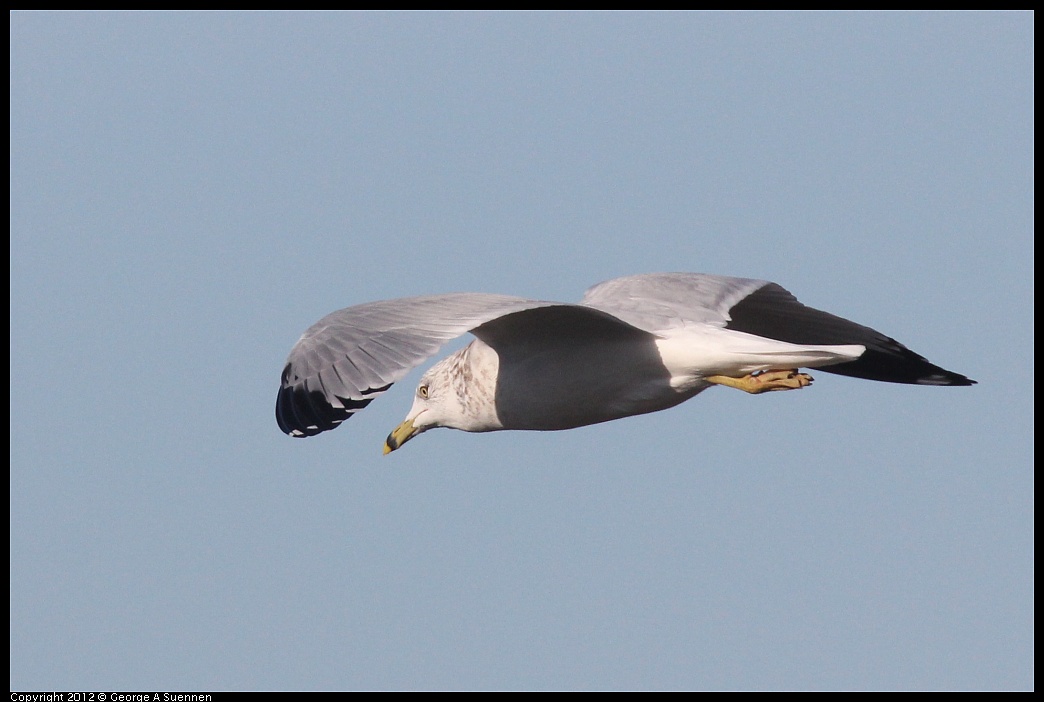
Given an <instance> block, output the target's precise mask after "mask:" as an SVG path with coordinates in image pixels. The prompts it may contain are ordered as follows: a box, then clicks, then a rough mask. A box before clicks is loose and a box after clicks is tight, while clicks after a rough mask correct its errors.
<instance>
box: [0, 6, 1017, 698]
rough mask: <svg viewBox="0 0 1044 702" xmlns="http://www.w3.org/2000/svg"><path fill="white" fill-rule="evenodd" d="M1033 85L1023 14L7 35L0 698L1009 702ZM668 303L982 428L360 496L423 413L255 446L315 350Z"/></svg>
mask: <svg viewBox="0 0 1044 702" xmlns="http://www.w3.org/2000/svg"><path fill="white" fill-rule="evenodd" d="M1033 47H1034V43H1033V15H1032V14H1028V13H959V14H950V13H933V14H922V13H904V14H866V13H814V14H806V13H796V14H785V13H770V14H761V13H743V14H718V13H673V14H668V13H592V14H586V13H557V14H518V13H330V14H324V13H318V14H315V13H256V14H245V13H244V14H226V13H207V14H189V13H185V14H182V13H173V14H172V13H125V14H110V13H14V14H12V15H11V102H10V105H11V167H10V171H11V196H10V200H11V215H10V217H11V378H12V384H11V680H10V684H11V688H12V689H37V690H51V689H57V690H63V689H76V690H108V691H111V690H130V689H135V690H140V689H145V690H153V689H157V690H159V689H204V690H207V689H210V690H227V689H251V690H255V689H256V690H295V689H304V690H335V689H778V688H788V689H808V690H814V689H838V688H840V689H1032V688H1033V686H1034V677H1033V537H1032V534H1033V472H1032V464H1033V428H1032V427H1033V389H1032V382H1033V380H1032V368H1033V321H1032V320H1033V262H1032V261H1033V181H1034V178H1033V156H1032V154H1033V149H1034V139H1033V121H1034V114H1033V100H1034V89H1033ZM675 270H680V271H696V272H706V273H718V274H725V275H737V276H744V277H755V278H766V279H769V280H773V281H776V282H778V283H780V284H782V285H784V286H785V287H787V288H788V289H790V290H791V291H792V292H794V293H795V294H796V295H797V296H798V298H799V299H801V300H802V301H803V302H805V303H807V304H809V305H812V306H815V307H819V308H822V309H827V310H829V311H831V312H834V313H836V314H840V315H842V316H845V317H848V318H850V319H853V320H855V321H858V322H860V323H863V324H867V325H870V326H873V327H875V328H877V329H879V330H881V331H883V332H885V333H886V334H889V335H891V336H894V337H895V338H897V339H899V340H900V341H902V342H904V343H905V344H907V345H908V346H910V347H911V348H912V349H914V350H915V351H917V352H919V353H921V354H923V355H925V356H927V357H928V358H929V359H930V360H932V361H933V362H935V363H938V364H940V365H942V366H944V367H946V368H949V369H952V370H954V371H957V372H960V373H964V374H967V375H969V376H970V377H972V378H975V379H976V380H978V381H980V384H979V385H977V386H975V387H972V388H931V387H908V386H900V385H891V384H883V383H872V382H867V381H859V380H855V379H849V378H843V377H838V376H830V375H827V374H822V373H820V374H814V375H816V378H817V382H816V385H815V386H814V387H813V388H811V389H810V390H807V391H803V392H800V393H770V394H769V395H767V396H747V395H744V394H742V393H738V392H733V391H729V390H727V389H715V390H711V391H708V392H706V393H704V394H702V395H700V396H699V397H698V398H697V399H695V400H693V401H692V402H689V403H686V404H683V405H681V406H679V407H677V408H674V409H672V410H669V411H666V412H661V413H655V414H651V415H646V416H642V417H634V418H630V419H626V420H621V421H617V422H611V423H607V424H602V425H598V426H592V427H585V428H582V429H578V430H573V431H569V432H548V433H541V432H499V433H492V434H479V435H468V434H464V433H461V432H453V431H436V432H429V433H427V434H425V435H424V436H423V437H421V438H418V439H417V440H416V441H413V442H411V443H410V444H409V445H408V446H406V447H404V448H403V449H402V450H400V451H397V452H396V453H394V454H392V455H390V456H387V457H382V455H381V445H382V441H383V438H384V436H385V435H386V434H387V432H388V431H389V430H390V429H391V428H393V427H394V426H395V425H396V424H398V423H399V421H401V419H402V418H403V417H404V416H405V414H406V411H407V410H408V409H409V405H410V402H411V395H412V390H413V385H414V384H415V382H416V380H417V378H418V377H419V373H420V370H422V369H418V370H417V371H415V372H414V373H413V374H412V375H411V376H409V377H408V378H407V379H406V380H404V381H403V382H402V383H400V384H398V385H396V386H395V387H393V388H392V390H390V391H389V392H388V393H386V394H385V395H384V396H382V397H381V398H380V399H379V400H378V401H376V402H374V403H373V404H372V405H371V406H370V407H369V408H367V409H366V411H364V412H362V413H360V414H359V415H358V416H356V417H355V418H353V419H352V420H351V421H350V422H348V423H347V424H345V425H344V426H343V427H342V428H340V429H338V430H337V431H334V432H329V433H327V434H324V435H321V436H319V437H316V438H313V439H307V440H295V439H290V438H288V437H286V436H284V435H283V434H282V433H281V432H280V431H279V430H278V428H277V426H276V423H275V419H274V415H273V407H274V401H275V394H276V388H277V385H278V380H279V373H280V371H281V369H282V366H283V363H284V360H285V358H286V355H287V353H288V352H289V350H290V347H291V346H292V345H293V343H294V341H296V339H297V337H298V336H299V335H300V333H301V332H302V331H303V330H304V329H305V328H306V327H307V326H308V325H310V324H311V323H312V322H314V321H316V320H317V319H318V318H319V317H321V316H323V315H324V314H326V313H328V312H330V311H332V310H335V309H338V308H340V307H345V306H348V305H351V304H356V303H360V302H364V301H368V300H374V299H382V298H389V297H402V296H407V295H417V294H425V293H435V292H451V291H484V292H500V293H506V294H514V295H523V296H530V297H537V298H541V299H558V300H565V301H573V300H578V299H579V297H580V296H581V294H582V293H583V290H584V289H585V288H586V287H588V286H589V285H592V284H594V283H596V282H599V281H601V280H604V279H607V278H612V277H616V276H619V275H626V274H631V273H643V272H655V271H675ZM459 343H462V342H458V345H459ZM450 348H453V347H452V346H451V347H450ZM422 368H423V367H422Z"/></svg>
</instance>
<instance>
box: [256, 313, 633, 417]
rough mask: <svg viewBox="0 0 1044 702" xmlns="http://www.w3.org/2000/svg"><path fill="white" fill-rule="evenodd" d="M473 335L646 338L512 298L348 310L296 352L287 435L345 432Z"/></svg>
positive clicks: (289, 367)
mask: <svg viewBox="0 0 1044 702" xmlns="http://www.w3.org/2000/svg"><path fill="white" fill-rule="evenodd" d="M468 331H471V332H473V333H474V334H475V336H477V337H479V338H480V339H482V340H483V341H486V342H487V343H489V344H490V345H493V346H501V345H524V344H525V343H527V339H530V338H547V336H548V335H554V336H555V337H567V336H570V335H573V336H579V335H581V334H583V335H585V336H587V337H589V338H594V337H596V336H597V337H598V338H612V337H613V336H614V335H617V336H619V335H627V334H638V335H640V334H643V332H640V331H638V330H637V329H634V328H632V327H631V326H630V325H628V324H626V323H624V322H622V321H620V320H618V319H615V318H614V317H612V316H611V315H609V314H606V313H604V312H601V311H599V310H595V309H592V308H590V307H584V306H580V305H574V304H566V303H556V302H546V301H541V300H529V299H526V298H521V297H510V296H507V295H491V294H484V293H452V294H447V295H427V296H422V297H407V298H400V299H397V300H382V301H379V302H370V303H367V304H363V305H357V306H355V307H348V308H346V309H343V310H338V311H337V312H334V313H332V314H329V315H327V316H325V317H323V318H322V319H320V320H319V321H318V322H316V323H315V324H313V325H312V326H311V327H309V328H308V330H307V331H305V333H304V334H303V335H302V336H301V338H300V340H299V341H298V342H297V343H296V344H295V345H294V347H293V349H292V350H291V351H290V356H289V357H288V358H287V361H286V366H285V367H284V368H283V375H282V382H281V384H280V387H279V394H278V396H277V398H276V421H277V422H278V423H279V428H280V429H282V430H283V431H284V432H285V433H287V434H290V435H291V436H314V435H315V434H318V433H320V432H323V431H327V430H329V429H333V428H335V427H337V426H338V425H339V424H340V423H341V422H343V421H344V420H346V419H348V418H349V417H351V416H352V415H353V414H355V413H356V412H358V411H359V410H361V409H362V408H364V407H366V405H368V404H369V403H370V402H371V401H372V400H373V399H374V398H375V397H377V396H378V395H380V394H381V393H383V392H384V391H385V390H387V389H388V388H389V387H391V385H392V384H393V383H395V382H396V381H398V380H400V379H401V378H402V377H403V376H405V375H406V374H407V373H408V372H409V371H410V370H412V369H413V368H415V367H416V366H418V365H419V364H421V363H423V362H424V361H425V360H426V359H428V358H430V357H431V356H432V355H433V354H435V353H436V352H437V351H438V350H439V348H441V347H442V345H443V344H445V343H446V342H447V341H449V340H451V339H454V338H456V337H458V336H461V335H462V334H464V333H465V332H468Z"/></svg>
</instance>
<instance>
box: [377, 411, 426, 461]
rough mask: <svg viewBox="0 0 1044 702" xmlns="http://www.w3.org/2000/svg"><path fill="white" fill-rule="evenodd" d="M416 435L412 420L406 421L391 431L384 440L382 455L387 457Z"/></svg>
mask: <svg viewBox="0 0 1044 702" xmlns="http://www.w3.org/2000/svg"><path fill="white" fill-rule="evenodd" d="M418 433H419V432H418V431H417V428H416V427H415V426H413V420H412V419H407V420H406V421H404V422H403V423H402V424H400V425H399V426H397V427H395V428H394V429H392V433H391V434H388V438H387V439H385V440H384V455H386V456H387V455H388V454H389V453H391V452H392V451H394V450H395V449H397V448H399V447H400V446H402V445H403V444H405V443H406V442H407V441H409V440H410V439H412V438H413V437H414V436H416V435H417V434H418Z"/></svg>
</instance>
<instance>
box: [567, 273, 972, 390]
mask: <svg viewBox="0 0 1044 702" xmlns="http://www.w3.org/2000/svg"><path fill="white" fill-rule="evenodd" d="M582 304H585V305H590V306H592V307H595V308H597V309H600V310H603V311H605V312H608V313H609V314H612V315H614V316H616V317H619V318H620V319H623V320H626V321H627V322H629V323H631V324H633V325H634V326H636V327H638V328H640V329H644V330H646V331H650V332H653V333H662V332H667V331H669V330H672V329H677V328H680V327H685V326H689V325H693V324H709V325H712V326H716V327H722V328H724V329H729V330H732V331H737V332H744V333H747V334H753V335H755V336H760V337H763V338H766V339H775V340H777V341H785V342H787V343H791V344H797V345H809V346H843V345H844V346H847V345H861V346H864V347H866V351H864V352H863V355H862V356H860V357H859V358H858V359H856V360H854V361H849V362H846V363H838V364H834V365H829V366H823V367H822V368H821V370H824V371H827V372H829V373H837V374H839V375H850V376H854V377H857V378H866V379H868V380H881V381H886V382H892V383H915V384H918V385H971V384H973V383H974V382H975V381H973V380H970V379H968V378H966V377H965V376H963V375H961V374H959V373H954V372H952V371H948V370H945V369H944V368H940V367H939V366H936V365H934V364H932V363H929V362H928V361H927V360H926V359H925V358H924V357H923V356H921V355H919V354H917V353H914V352H913V351H911V350H910V349H908V348H906V347H905V346H903V345H902V344H901V343H899V342H898V341H896V340H895V339H893V338H891V337H889V336H886V335H884V334H882V333H881V332H879V331H876V330H875V329H871V328H870V327H866V326H863V325H862V324H857V323H855V322H851V321H849V320H847V319H844V318H842V317H838V316H837V315H833V314H830V313H829V312H823V311H822V310H817V309H815V308H813V307H808V306H806V305H803V304H802V303H800V302H799V301H798V300H797V298H795V297H794V296H793V295H792V294H791V293H790V292H788V291H787V290H786V289H784V288H782V287H781V286H779V285H777V284H775V283H770V282H768V281H766V280H752V279H749V278H729V277H724V276H716V275H704V274H701V273H654V274H650V275H636V276H629V277H626V278H617V279H616V280H609V281H606V282H604V283H601V284H599V285H596V286H594V287H592V288H591V289H589V290H588V291H587V293H586V294H585V295H584V299H583V302H582Z"/></svg>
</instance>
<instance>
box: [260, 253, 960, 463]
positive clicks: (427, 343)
mask: <svg viewBox="0 0 1044 702" xmlns="http://www.w3.org/2000/svg"><path fill="white" fill-rule="evenodd" d="M467 332H470V333H471V335H472V336H473V337H474V339H473V340H472V341H471V343H470V344H468V345H467V346H465V347H464V348H462V349H460V350H458V351H456V352H455V353H453V354H450V355H449V356H447V357H446V358H444V359H442V360H441V361H439V362H437V363H436V364H435V365H433V366H432V367H431V368H429V369H428V370H427V371H426V372H425V373H424V374H423V375H422V377H421V379H420V382H419V383H418V385H417V388H416V391H415V393H414V398H413V405H412V407H411V408H410V411H409V412H408V414H407V415H406V418H405V419H404V420H403V421H402V423H401V424H399V425H398V426H397V427H396V428H395V429H393V430H392V431H391V433H390V434H389V435H388V437H387V439H386V440H385V442H384V448H383V450H384V453H385V454H387V453H390V452H391V451H394V450H396V449H398V448H400V447H401V446H402V445H403V444H405V443H406V442H407V441H409V440H411V439H413V438H414V437H416V436H418V435H420V434H422V433H423V432H425V431H428V430H429V429H434V428H436V427H448V428H452V429H459V430H463V431H468V432H487V431H498V430H508V429H514V430H538V431H553V430H565V429H572V428H575V427H581V426H585V425H589V424H597V423H600V422H608V421H611V420H615V419H621V418H624V417H629V416H633V415H639V414H646V413H649V412H656V411H659V410H664V409H668V408H670V407H674V406H675V405H678V404H680V403H682V402H684V401H686V400H688V399H691V398H692V397H695V396H696V395H698V394H700V393H701V392H703V391H704V390H707V389H708V388H711V387H714V386H722V387H730V388H734V389H737V390H741V391H744V392H747V393H751V394H755V395H756V394H761V393H765V392H776V391H786V390H799V389H802V388H806V387H808V386H810V385H811V384H812V377H811V376H810V375H809V374H808V373H804V372H801V370H800V369H802V368H806V369H818V370H821V371H824V372H827V373H835V374H839V375H847V376H851V377H855V378H864V379H867V380H877V381H883V382H889V383H908V384H916V385H945V386H967V385H974V384H975V382H976V381H974V380H971V379H969V378H968V377H966V376H964V375H961V374H960V373H955V372H953V371H948V370H945V369H944V368H941V367H939V366H937V365H934V364H932V363H930V362H929V361H928V360H927V359H925V358H924V357H923V356H921V355H919V354H917V353H915V352H913V351H911V350H910V349H908V348H907V347H906V346H904V345H903V344H901V343H899V342H898V341H896V340H895V339H892V338H891V337H888V336H885V335H884V334H882V333H880V332H878V331H876V330H874V329H871V328H870V327H867V326H863V325H861V324H857V323H856V322H852V321H849V320H847V319H844V318H842V317H839V316H836V315H834V314H831V313H829V312H824V311H821V310H818V309H815V308H812V307H808V306H806V305H804V304H802V303H801V302H799V301H798V300H797V298H796V297H794V295H792V294H791V293H790V292H789V291H787V290H786V289H785V288H783V287H782V286H780V285H778V284H776V283H772V282H769V281H766V280H756V279H751V278H734V277H727V276H719V275H709V274H703V273H652V274H643V275H632V276H627V277H622V278H615V279H612V280H608V281H605V282H602V283H599V284H597V285H595V286H593V287H591V288H589V289H588V290H587V291H586V292H585V293H584V296H583V298H582V299H581V300H580V302H579V303H564V302H552V301H546V300H535V299H528V298H523V297H514V296H509V295H499V294H491V293H448V294H440V295H423V296H417V297H404V298H398V299H393V300H380V301H376V302H368V303H364V304H360V305H355V306H353V307H347V308H345V309H342V310H338V311H336V312H333V313H331V314H328V315H327V316H325V317H323V318H322V319H320V320H319V321H318V322H316V323H315V324H313V325H312V326H311V327H309V328H308V329H307V330H306V331H305V332H304V334H302V335H301V338H300V339H299V340H298V341H297V343H296V344H295V345H294V346H293V348H292V349H291V351H290V355H289V357H288V358H287V361H286V365H285V366H284V368H283V372H282V377H281V382H280V386H279V391H278V394H277V397H276V408H275V414H276V421H277V423H278V425H279V428H280V429H281V430H282V431H283V432H284V433H286V434H288V435H290V436H293V437H309V436H315V435H316V434H320V433H322V432H325V431H328V430H331V429H335V428H336V427H338V426H340V424H341V423H342V422H344V421H345V420H346V419H348V418H349V417H351V416H353V415H354V414H355V413H356V412H358V411H360V410H362V409H363V408H365V407H366V406H367V405H369V404H370V402H372V401H373V400H374V399H375V398H376V397H378V396H379V395H381V394H382V393H384V392H385V391H387V390H388V388H390V387H391V386H392V384H394V383H395V382H397V381H398V380H400V379H401V378H403V377H404V376H405V375H406V374H407V373H408V372H409V371H410V370H412V369H413V368H415V367H416V366H418V365H420V364H421V363H423V362H424V361H425V360H427V359H428V358H430V357H431V356H433V355H434V354H435V353H437V352H438V350H439V349H440V348H441V347H442V346H443V345H444V344H445V343H446V342H448V341H450V340H452V339H454V338H456V337H459V336H462V335H463V334H465V333H467Z"/></svg>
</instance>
